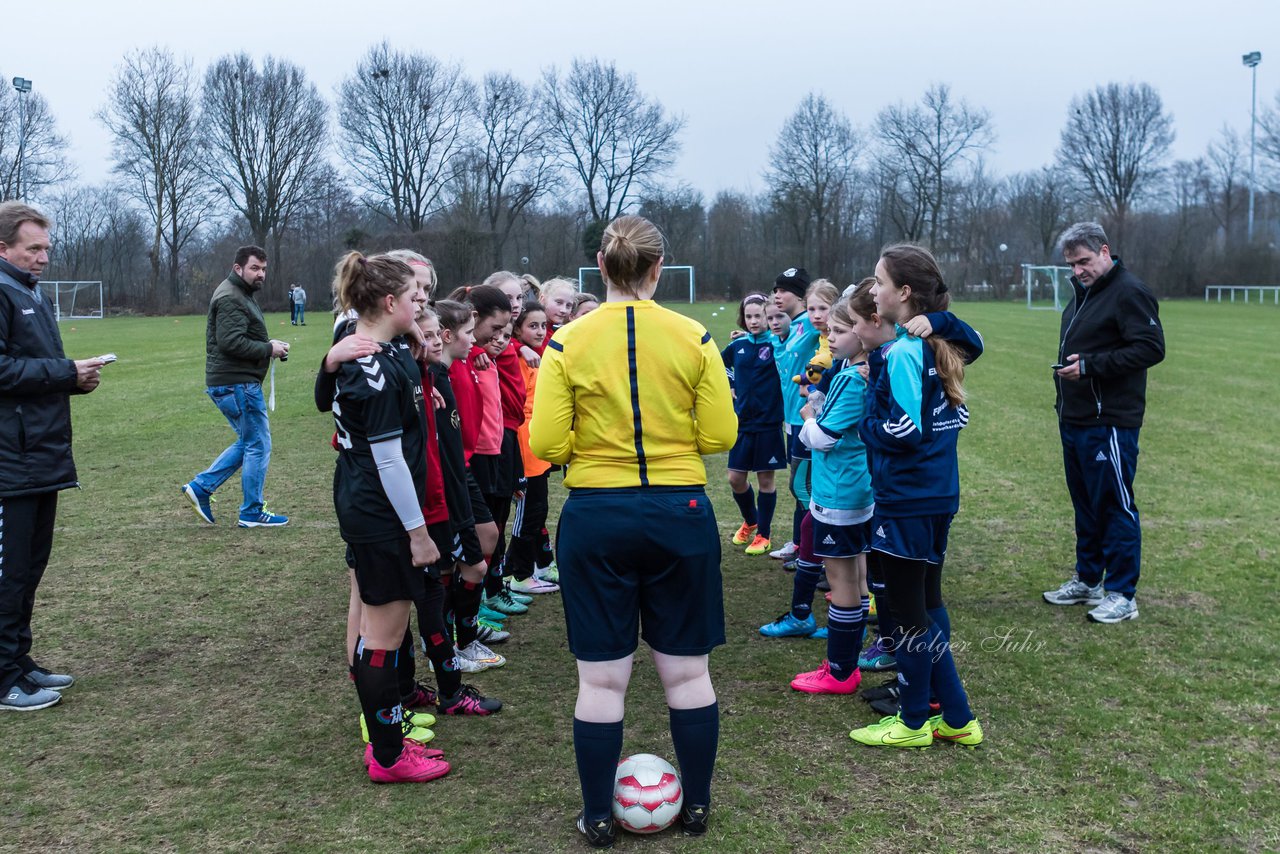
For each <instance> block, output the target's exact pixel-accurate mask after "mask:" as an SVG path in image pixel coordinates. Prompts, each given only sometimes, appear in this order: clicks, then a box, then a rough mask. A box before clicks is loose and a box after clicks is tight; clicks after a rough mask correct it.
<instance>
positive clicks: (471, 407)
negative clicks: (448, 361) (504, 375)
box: [449, 359, 481, 463]
mask: <svg viewBox="0 0 1280 854" xmlns="http://www.w3.org/2000/svg"><path fill="white" fill-rule="evenodd" d="M449 383H450V384H451V385H452V386H453V395H454V397H455V398H457V401H458V420H459V421H461V422H462V424H461V430H462V455H463V457H464V458H465V459H466V461H467V462H468V463H470V462H471V455H472V454H474V453H475V452H476V440H477V439H479V438H480V418H481V410H480V378H479V377H478V376H476V372H475V370H474V369H473V368H472V367H471V365H470V364H469V360H468V359H454V360H453V364H452V365H450V366H449Z"/></svg>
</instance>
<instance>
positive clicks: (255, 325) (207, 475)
mask: <svg viewBox="0 0 1280 854" xmlns="http://www.w3.org/2000/svg"><path fill="white" fill-rule="evenodd" d="M266 278H267V253H266V250H264V249H262V248H261V247H259V246H242V247H240V249H239V250H238V251H237V252H236V260H235V264H234V265H232V267H231V275H230V276H227V278H226V280H225V281H223V283H222V284H220V285H218V287H217V288H216V289H215V290H214V292H213V296H212V297H210V299H209V317H208V321H207V323H206V325H205V363H204V373H205V385H206V386H207V388H206V389H205V392H206V393H207V394H208V395H209V397H210V398H211V399H212V400H213V403H214V405H215V406H217V407H218V410H219V411H220V412H221V413H222V414H223V415H224V416H226V419H227V421H228V422H229V423H230V424H231V429H233V430H235V431H236V441H235V444H233V445H232V446H231V447H229V448H227V449H226V450H225V451H223V452H222V454H221V455H219V457H218V458H217V459H216V460H214V461H213V464H212V465H210V466H209V468H207V469H205V470H204V471H203V472H201V473H200V474H198V475H196V476H195V478H194V479H193V480H191V481H190V482H189V483H186V484H183V486H182V491H183V493H184V494H185V495H186V496H187V498H189V499H190V500H191V503H192V505H194V506H195V510H196V514H197V515H199V517H200V518H201V519H203V520H204V521H206V522H208V523H209V524H211V525H212V524H213V508H212V506H211V505H210V504H209V498H210V497H211V496H212V495H213V493H214V491H215V490H217V488H218V487H220V486H222V484H223V483H225V482H226V480H227V479H228V478H229V477H231V475H233V474H235V473H236V470H237V469H242V470H241V472H240V485H241V487H242V489H243V491H244V503H243V504H241V505H240V520H239V523H238V524H239V525H240V527H241V528H270V527H279V526H281V525H287V524H288V523H289V518H288V517H287V516H281V515H279V514H276V513H270V512H268V511H267V509H266V508H265V507H263V504H262V489H263V484H264V482H265V481H266V479H267V465H268V464H269V463H270V462H271V425H270V423H269V422H268V421H267V403H266V400H265V399H264V398H263V395H262V379H263V377H265V376H266V374H267V368H268V367H270V365H271V360H272V359H285V358H288V356H289V345H288V343H286V342H284V341H277V340H276V339H274V338H268V337H267V324H266V321H264V320H263V318H262V309H260V308H259V307H258V303H257V302H255V301H254V299H253V295H254V294H255V293H257V292H258V291H259V290H260V289H261V288H262V283H263V282H264V281H265V280H266Z"/></svg>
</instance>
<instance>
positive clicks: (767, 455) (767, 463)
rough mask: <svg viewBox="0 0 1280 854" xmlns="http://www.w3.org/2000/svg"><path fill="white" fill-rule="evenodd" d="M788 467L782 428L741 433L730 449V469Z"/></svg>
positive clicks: (746, 469) (754, 469)
mask: <svg viewBox="0 0 1280 854" xmlns="http://www.w3.org/2000/svg"><path fill="white" fill-rule="evenodd" d="M786 467H787V448H786V445H784V444H783V440H782V431H781V430H780V429H776V428H775V429H773V430H762V431H760V432H753V433H739V434H738V441H736V442H734V443H733V448H732V449H731V450H730V451H729V471H777V470H778V469H784V468H786Z"/></svg>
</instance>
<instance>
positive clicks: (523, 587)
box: [509, 575, 560, 596]
mask: <svg viewBox="0 0 1280 854" xmlns="http://www.w3.org/2000/svg"><path fill="white" fill-rule="evenodd" d="M509 586H510V588H511V590H512V592H515V593H523V594H525V595H526V596H537V595H538V594H540V593H556V592H558V591H559V590H560V585H559V584H552V583H551V582H550V581H543V580H542V579H541V578H538V577H537V576H536V575H531V576H529V577H528V578H526V579H524V580H523V581H512V582H511V584H510V585H509Z"/></svg>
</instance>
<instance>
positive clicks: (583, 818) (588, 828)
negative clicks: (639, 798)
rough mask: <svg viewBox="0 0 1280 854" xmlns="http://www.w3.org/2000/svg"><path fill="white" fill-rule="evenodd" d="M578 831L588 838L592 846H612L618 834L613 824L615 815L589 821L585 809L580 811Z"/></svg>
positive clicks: (588, 842)
mask: <svg viewBox="0 0 1280 854" xmlns="http://www.w3.org/2000/svg"><path fill="white" fill-rule="evenodd" d="M578 832H579V833H581V834H582V835H583V836H585V837H586V838H587V844H588V845H590V846H591V847H592V848H612V847H613V841H614V840H615V839H616V838H617V835H618V834H617V830H616V829H615V828H614V825H613V816H609V817H608V818H602V819H597V820H596V821H587V814H586V812H585V811H584V812H580V813H578Z"/></svg>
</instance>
